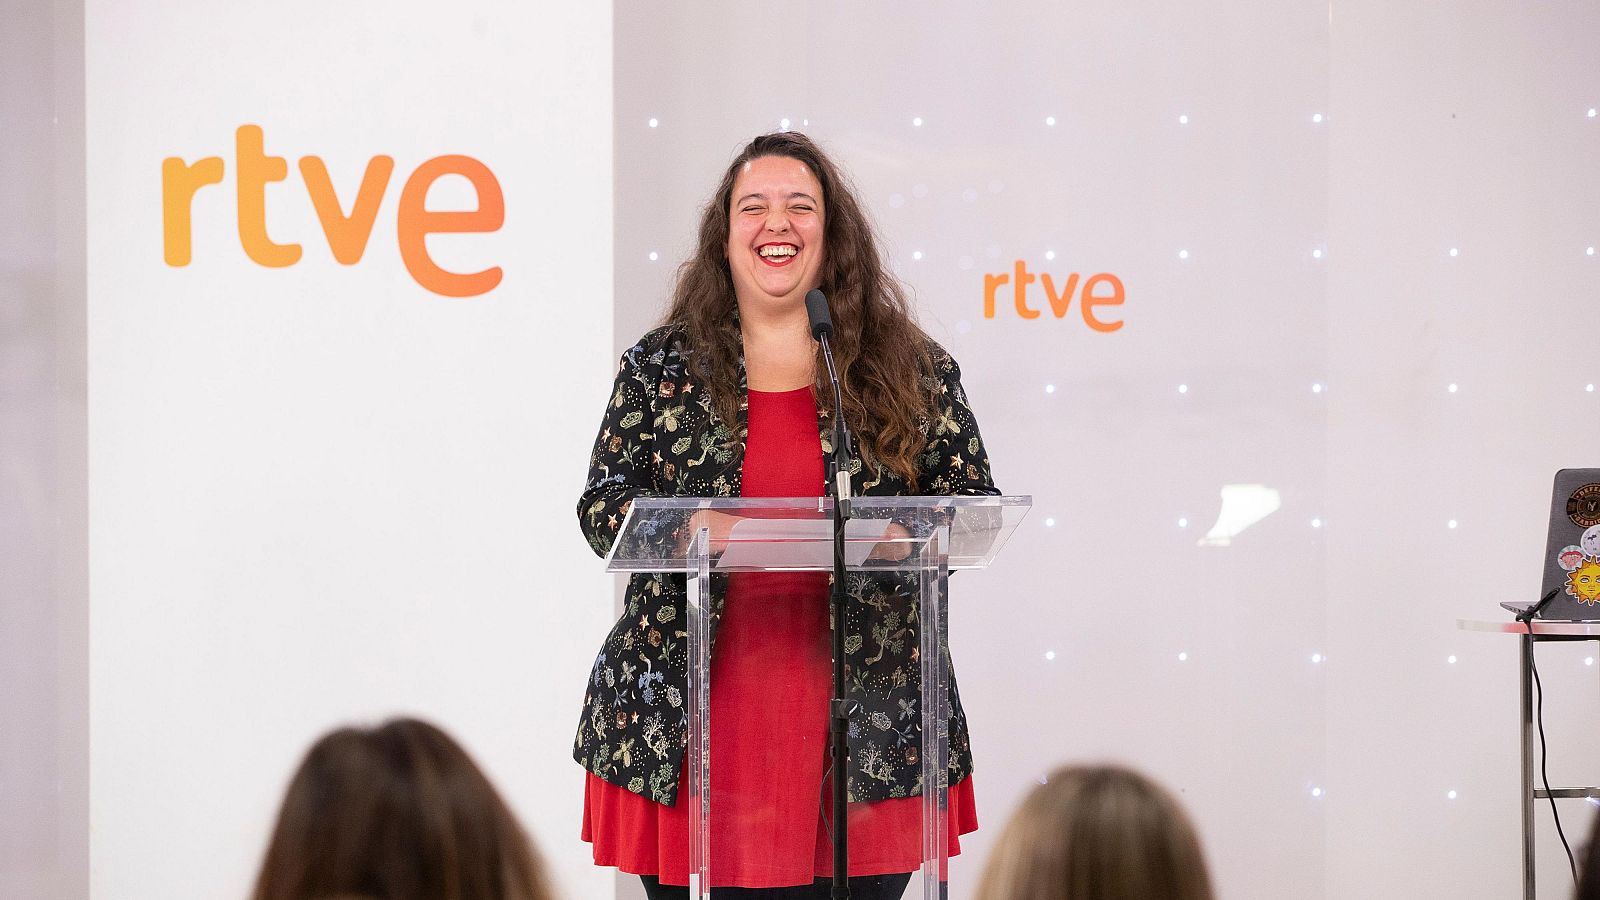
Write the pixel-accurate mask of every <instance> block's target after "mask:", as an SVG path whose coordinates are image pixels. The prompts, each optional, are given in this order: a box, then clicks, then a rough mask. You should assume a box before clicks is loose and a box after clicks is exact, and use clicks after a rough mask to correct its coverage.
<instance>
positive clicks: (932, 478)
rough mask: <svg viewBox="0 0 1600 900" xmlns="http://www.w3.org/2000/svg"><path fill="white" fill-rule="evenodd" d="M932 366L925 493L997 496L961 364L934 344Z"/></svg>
mask: <svg viewBox="0 0 1600 900" xmlns="http://www.w3.org/2000/svg"><path fill="white" fill-rule="evenodd" d="M933 368H934V378H933V380H932V382H931V383H930V384H931V386H932V387H933V390H934V416H933V421H932V423H930V424H929V426H928V447H927V449H926V450H925V451H924V452H923V455H922V479H921V480H922V492H923V493H925V494H943V495H961V494H969V495H970V494H986V495H990V496H994V495H998V494H999V493H1000V489H999V488H997V487H995V485H994V475H993V473H991V472H990V471H989V452H988V451H987V450H985V449H984V446H983V438H982V436H980V435H979V434H978V419H977V417H976V416H974V415H973V413H972V407H970V406H968V405H967V392H966V391H965V390H963V389H962V387H961V367H960V366H958V365H956V361H955V359H954V358H953V357H951V356H950V354H949V353H947V352H945V350H944V348H942V347H938V346H935V347H934V350H933Z"/></svg>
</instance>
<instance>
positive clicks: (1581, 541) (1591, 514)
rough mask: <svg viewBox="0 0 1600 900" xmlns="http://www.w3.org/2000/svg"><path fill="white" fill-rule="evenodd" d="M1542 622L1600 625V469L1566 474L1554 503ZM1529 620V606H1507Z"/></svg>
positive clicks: (1561, 477) (1559, 481)
mask: <svg viewBox="0 0 1600 900" xmlns="http://www.w3.org/2000/svg"><path fill="white" fill-rule="evenodd" d="M1539 597H1540V603H1541V605H1542V606H1543V609H1540V610H1539V611H1538V617H1539V618H1541V619H1555V620H1560V621H1600V469H1562V470H1561V471H1559V472H1557V473H1556V483H1555V492H1554V495H1553V496H1552V497H1551V498H1550V532H1549V536H1548V537H1547V538H1546V540H1545V547H1544V582H1543V584H1542V585H1541V587H1540V589H1539ZM1501 606H1504V607H1505V608H1506V609H1509V610H1511V611H1512V612H1515V613H1519V614H1523V613H1526V611H1527V610H1528V609H1529V607H1528V604H1516V603H1502V604H1501Z"/></svg>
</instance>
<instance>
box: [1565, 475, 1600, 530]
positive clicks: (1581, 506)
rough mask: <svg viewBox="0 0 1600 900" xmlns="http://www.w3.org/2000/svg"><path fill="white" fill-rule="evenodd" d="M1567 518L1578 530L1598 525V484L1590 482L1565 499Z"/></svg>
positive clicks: (1599, 501) (1599, 518)
mask: <svg viewBox="0 0 1600 900" xmlns="http://www.w3.org/2000/svg"><path fill="white" fill-rule="evenodd" d="M1567 518H1569V519H1571V520H1572V524H1574V525H1576V526H1578V527H1579V528H1590V527H1593V526H1595V525H1600V482H1590V483H1589V484H1586V485H1584V486H1583V487H1581V488H1578V489H1577V490H1575V491H1573V492H1572V496H1570V497H1568V498H1567Z"/></svg>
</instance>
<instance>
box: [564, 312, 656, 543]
mask: <svg viewBox="0 0 1600 900" xmlns="http://www.w3.org/2000/svg"><path fill="white" fill-rule="evenodd" d="M647 342H648V336H646V339H645V340H642V341H640V342H639V343H638V344H636V345H634V346H633V347H631V348H629V350H628V351H627V352H626V353H624V354H622V361H621V363H620V365H619V366H618V368H617V380H616V382H615V384H614V385H613V387H612V390H611V399H610V400H609V401H607V403H606V412H605V416H604V418H602V419H601V421H600V434H599V435H598V436H596V438H595V441H594V451H593V452H592V453H591V454H590V456H589V478H588V481H587V482H585V484H584V488H583V496H582V497H580V498H579V499H578V525H579V526H580V527H581V528H582V529H583V536H584V538H585V539H586V540H588V542H589V546H590V547H591V548H593V549H594V552H595V553H596V554H598V555H600V556H605V555H606V554H607V553H608V552H610V550H611V545H612V544H613V543H615V542H616V539H617V532H618V530H619V529H620V528H621V526H622V520H623V519H624V518H626V517H627V514H628V508H629V506H630V505H631V504H632V503H633V499H634V498H635V497H657V496H662V493H663V492H661V491H659V490H658V489H657V488H656V478H655V467H654V465H653V464H652V459H653V456H652V454H653V453H654V451H655V410H654V407H655V395H656V392H657V387H658V386H657V383H656V382H657V380H658V379H655V378H652V377H651V375H650V371H649V368H650V367H649V360H650V358H651V355H650V351H649V349H648V348H647ZM658 352H659V351H658Z"/></svg>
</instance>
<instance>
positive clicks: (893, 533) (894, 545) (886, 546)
mask: <svg viewBox="0 0 1600 900" xmlns="http://www.w3.org/2000/svg"><path fill="white" fill-rule="evenodd" d="M910 537H911V532H909V531H907V530H905V528H903V527H901V525H900V523H899V522H890V523H889V527H888V528H885V529H884V530H883V537H881V538H879V539H878V543H877V544H875V545H874V546H873V548H872V552H871V553H868V554H867V559H882V560H888V561H889V562H899V561H900V560H902V559H905V558H906V557H908V556H910V555H911V543H910V541H909V540H908V538H910Z"/></svg>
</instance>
